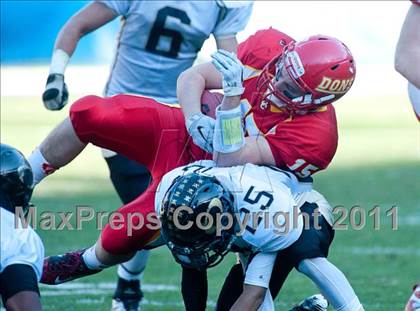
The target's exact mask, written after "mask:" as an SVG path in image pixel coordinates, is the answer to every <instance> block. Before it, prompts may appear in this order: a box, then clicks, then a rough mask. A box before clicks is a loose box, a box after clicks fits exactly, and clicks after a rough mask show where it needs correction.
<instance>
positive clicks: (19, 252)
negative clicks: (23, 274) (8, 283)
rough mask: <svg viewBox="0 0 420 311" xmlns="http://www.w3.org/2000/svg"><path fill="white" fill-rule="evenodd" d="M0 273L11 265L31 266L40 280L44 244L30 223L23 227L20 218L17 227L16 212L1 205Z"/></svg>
mask: <svg viewBox="0 0 420 311" xmlns="http://www.w3.org/2000/svg"><path fill="white" fill-rule="evenodd" d="M0 230H1V235H0V246H1V247H0V250H1V256H0V273H1V272H3V270H4V269H5V268H6V267H7V266H10V265H13V264H25V265H29V266H31V267H32V268H33V269H34V271H35V273H36V275H37V277H38V281H39V280H40V279H41V274H42V264H43V260H44V245H43V244H42V241H41V239H40V238H39V236H38V234H37V233H36V232H35V231H34V230H33V229H32V228H31V227H30V226H29V225H28V227H27V228H23V227H22V224H21V222H20V220H19V219H18V220H17V227H15V214H13V213H11V212H9V211H8V210H6V209H4V208H2V207H0Z"/></svg>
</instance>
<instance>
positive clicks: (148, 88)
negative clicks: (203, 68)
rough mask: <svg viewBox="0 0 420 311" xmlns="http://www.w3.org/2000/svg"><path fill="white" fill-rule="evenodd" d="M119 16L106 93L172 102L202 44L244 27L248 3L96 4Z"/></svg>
mask: <svg viewBox="0 0 420 311" xmlns="http://www.w3.org/2000/svg"><path fill="white" fill-rule="evenodd" d="M98 2H102V3H104V4H105V5H106V6H107V7H109V8H110V9H112V10H113V11H115V12H116V13H117V14H118V15H121V16H122V26H121V31H120V35H119V38H118V46H117V50H116V55H115V60H114V64H113V67H112V70H111V75H110V77H109V80H108V83H107V85H106V88H105V95H106V96H112V95H115V94H120V93H136V94H141V95H144V96H148V97H153V98H154V99H156V100H158V101H162V102H167V103H175V102H176V100H177V99H176V80H177V78H178V76H179V75H180V74H181V72H182V71H184V70H186V69H187V68H189V67H191V66H192V64H193V62H194V60H195V59H196V57H197V53H198V51H200V49H201V47H202V45H203V43H204V41H205V40H206V39H207V38H208V37H209V36H210V34H213V35H214V36H215V37H216V38H223V37H229V36H234V35H236V33H237V32H239V31H241V30H242V29H244V28H245V26H246V24H247V22H248V20H249V17H250V15H251V11H252V2H245V3H244V2H238V3H239V4H238V3H236V2H232V3H230V2H229V1H141V0H139V1H122V0H118V1H103V0H101V1H98Z"/></svg>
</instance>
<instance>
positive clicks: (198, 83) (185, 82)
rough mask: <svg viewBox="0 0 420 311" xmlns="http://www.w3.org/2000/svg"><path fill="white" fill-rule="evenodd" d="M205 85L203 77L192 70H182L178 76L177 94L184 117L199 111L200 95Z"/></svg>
mask: <svg viewBox="0 0 420 311" xmlns="http://www.w3.org/2000/svg"><path fill="white" fill-rule="evenodd" d="M205 85H206V83H205V80H204V77H203V76H202V75H201V74H199V73H197V72H194V71H193V70H187V71H184V72H183V73H182V74H181V75H180V76H179V77H178V81H177V96H178V102H179V104H180V105H181V107H182V111H183V113H184V117H185V119H188V118H189V117H191V116H192V115H194V114H196V113H198V112H201V95H202V93H203V91H204V89H205Z"/></svg>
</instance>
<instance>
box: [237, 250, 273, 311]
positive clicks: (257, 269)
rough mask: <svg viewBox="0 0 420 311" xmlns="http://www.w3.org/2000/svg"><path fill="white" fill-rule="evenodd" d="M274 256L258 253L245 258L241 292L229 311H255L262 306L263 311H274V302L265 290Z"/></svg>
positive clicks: (267, 253) (269, 253)
mask: <svg viewBox="0 0 420 311" xmlns="http://www.w3.org/2000/svg"><path fill="white" fill-rule="evenodd" d="M276 256H277V253H276V252H258V253H254V254H253V255H251V256H249V257H248V258H247V260H246V265H245V266H246V271H245V280H244V287H243V292H242V294H241V296H239V298H238V300H236V302H235V304H234V305H233V306H232V308H231V311H243V310H246V311H255V310H258V308H259V307H260V306H262V305H263V306H262V308H261V309H263V310H274V302H273V299H272V297H271V294H270V293H269V294H268V295H267V288H268V286H269V283H270V278H271V273H272V271H273V267H274V262H275V260H276ZM241 257H242V256H241ZM243 260H244V258H243V257H242V259H241V261H243ZM243 263H245V262H243Z"/></svg>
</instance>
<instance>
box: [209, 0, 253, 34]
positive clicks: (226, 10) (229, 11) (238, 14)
mask: <svg viewBox="0 0 420 311" xmlns="http://www.w3.org/2000/svg"><path fill="white" fill-rule="evenodd" d="M252 7H253V2H247V3H244V4H243V5H241V6H239V5H234V6H233V5H229V3H226V4H225V3H224V6H222V7H221V8H220V10H221V13H220V14H219V20H218V22H217V23H216V26H215V27H214V29H213V35H214V37H215V38H222V37H230V36H235V35H236V34H237V33H238V32H239V31H242V30H243V29H244V28H245V27H246V25H247V24H248V21H249V18H250V17H251V13H252Z"/></svg>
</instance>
